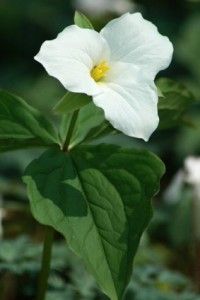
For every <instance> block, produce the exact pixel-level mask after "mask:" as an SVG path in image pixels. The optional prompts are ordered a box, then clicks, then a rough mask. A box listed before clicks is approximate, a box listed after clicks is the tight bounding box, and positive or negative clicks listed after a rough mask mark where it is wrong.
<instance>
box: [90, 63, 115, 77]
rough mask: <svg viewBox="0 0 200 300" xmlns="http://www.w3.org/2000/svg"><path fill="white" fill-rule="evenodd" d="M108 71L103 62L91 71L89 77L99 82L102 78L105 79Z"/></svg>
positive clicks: (106, 65)
mask: <svg viewBox="0 0 200 300" xmlns="http://www.w3.org/2000/svg"><path fill="white" fill-rule="evenodd" d="M109 69H110V67H109V66H108V64H107V62H106V61H103V62H101V63H100V64H99V65H97V66H95V67H94V68H93V69H92V71H91V76H92V78H93V79H94V80H95V81H100V80H101V79H102V78H103V77H105V75H106V73H107V72H108V70H109Z"/></svg>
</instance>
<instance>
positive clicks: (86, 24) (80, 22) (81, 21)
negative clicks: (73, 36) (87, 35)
mask: <svg viewBox="0 0 200 300" xmlns="http://www.w3.org/2000/svg"><path fill="white" fill-rule="evenodd" d="M74 23H75V24H76V25H77V26H79V27H81V28H87V29H94V27H93V25H92V23H91V22H90V20H89V19H88V18H87V17H86V16H85V15H84V14H82V13H80V12H78V11H76V12H75V15H74Z"/></svg>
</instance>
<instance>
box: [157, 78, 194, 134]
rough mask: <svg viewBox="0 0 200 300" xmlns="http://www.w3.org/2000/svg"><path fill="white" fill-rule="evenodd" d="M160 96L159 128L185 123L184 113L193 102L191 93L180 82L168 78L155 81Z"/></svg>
mask: <svg viewBox="0 0 200 300" xmlns="http://www.w3.org/2000/svg"><path fill="white" fill-rule="evenodd" d="M157 87H158V89H159V91H161V93H162V96H161V97H160V98H159V103H158V110H159V117H160V124H159V129H168V128H171V127H174V126H177V125H179V124H182V123H186V122H185V120H184V115H185V113H187V110H188V109H189V107H190V106H191V104H192V103H193V102H194V97H193V95H192V94H191V93H190V92H189V91H188V90H187V89H186V87H185V86H183V85H182V84H180V83H177V82H175V81H173V80H171V79H168V78H161V79H159V80H158V81H157Z"/></svg>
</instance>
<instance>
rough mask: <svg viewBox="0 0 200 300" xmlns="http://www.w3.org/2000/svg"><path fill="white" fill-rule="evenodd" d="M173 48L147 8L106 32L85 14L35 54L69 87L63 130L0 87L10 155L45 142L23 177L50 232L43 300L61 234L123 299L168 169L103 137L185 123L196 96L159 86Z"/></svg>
mask: <svg viewBox="0 0 200 300" xmlns="http://www.w3.org/2000/svg"><path fill="white" fill-rule="evenodd" d="M172 53H173V46H172V44H171V42H170V41H169V39H168V38H167V37H164V36H162V35H161V34H160V33H159V32H158V30H157V28H156V27H155V26H154V25H153V24H152V23H151V22H149V21H147V20H145V19H144V18H143V17H142V15H141V14H140V13H134V14H129V13H127V14H125V15H122V16H121V17H120V18H117V19H115V20H112V21H111V22H109V23H108V24H107V25H106V26H105V27H104V28H103V29H102V30H101V31H100V32H97V31H95V30H94V28H93V26H92V24H91V23H90V21H89V20H88V19H87V18H86V17H85V16H84V15H82V14H80V13H78V12H77V13H76V14H75V25H71V26H69V27H67V28H65V29H64V30H63V31H62V32H61V33H59V34H58V36H57V37H56V38H55V39H54V40H51V41H46V42H44V43H43V44H42V46H41V49H40V51H39V53H38V54H37V55H36V56H35V60H37V61H38V62H40V63H41V64H42V65H43V66H44V68H45V69H46V71H47V72H48V73H49V75H51V76H54V77H55V78H57V79H58V80H59V81H60V82H61V84H62V85H63V86H64V87H65V89H66V90H67V92H66V94H65V95H64V97H63V98H62V99H61V100H60V101H59V102H58V103H57V105H56V106H55V107H54V108H53V111H52V112H53V113H54V114H57V116H59V117H60V125H59V126H57V127H58V128H57V129H56V126H54V124H51V123H50V122H49V121H48V120H47V119H46V116H44V115H42V113H41V112H39V111H38V110H36V109H35V108H33V107H31V106H30V105H28V104H27V103H26V102H25V101H24V100H22V99H21V98H19V97H17V96H14V95H12V94H10V93H8V92H6V91H1V92H0V150H1V152H5V151H9V150H15V149H22V148H30V147H43V148H46V149H45V151H44V153H43V154H42V155H41V156H40V157H39V158H37V159H36V160H34V161H32V162H31V163H30V165H29V166H28V167H27V169H26V170H25V174H24V176H23V181H24V183H25V184H26V186H27V193H28V197H29V200H30V206H31V212H32V214H33V216H34V217H35V219H36V220H37V221H38V222H40V223H41V224H43V225H45V228H46V236H45V241H44V250H43V257H42V268H41V274H40V278H39V288H38V296H37V297H38V298H37V299H38V300H42V299H44V298H45V292H46V288H47V279H48V273H49V269H50V260H51V248H52V244H53V236H54V231H58V232H59V233H61V234H62V235H63V236H64V237H65V238H66V241H67V245H68V247H69V248H70V249H71V250H72V251H74V252H75V254H76V255H78V256H79V257H80V258H81V259H82V260H83V263H84V264H85V267H86V268H87V270H88V272H90V273H91V274H92V275H93V276H94V278H95V279H96V282H97V284H98V286H99V288H100V289H101V291H102V292H103V293H105V294H106V295H107V296H108V297H109V298H110V299H112V300H120V299H122V298H123V294H124V292H125V289H126V286H127V285H128V283H129V279H130V276H131V273H132V267H133V259H134V256H135V253H136V250H137V248H138V244H139V241H140V238H141V235H142V233H143V231H144V230H145V228H146V227H147V225H148V224H149V222H150V220H151V217H152V206H151V199H152V197H153V196H154V195H155V194H156V193H157V192H158V189H159V184H160V179H161V177H162V176H163V174H164V171H165V167H164V164H163V163H162V161H161V160H160V159H159V158H158V157H157V156H156V155H154V154H153V153H150V152H149V151H147V150H145V149H141V150H138V149H137V150H136V149H133V148H130V147H129V148H123V147H121V146H117V145H112V144H108V143H104V144H101V143H100V142H99V141H100V140H102V137H105V136H107V135H109V136H112V135H115V139H117V137H118V135H119V134H124V135H127V136H129V137H130V138H139V139H143V140H144V141H148V139H149V137H150V136H151V134H152V133H153V132H154V131H155V130H156V128H157V127H158V130H164V129H166V128H169V127H171V126H174V125H177V124H178V123H179V122H180V121H182V119H183V116H182V115H183V113H184V111H185V109H186V108H187V106H188V104H190V102H191V97H190V94H189V92H188V91H186V90H185V89H184V88H183V87H182V86H181V85H179V84H177V83H175V82H173V81H172V80H170V79H163V78H161V79H159V80H158V81H157V83H156V85H155V82H154V80H155V77H156V75H157V73H158V72H159V71H161V70H163V69H165V68H167V67H168V66H169V64H170V62H171V59H172ZM183 100H184V101H183ZM159 118H160V123H159ZM158 124H159V126H158ZM105 140H108V138H107V139H105ZM118 144H120V143H118Z"/></svg>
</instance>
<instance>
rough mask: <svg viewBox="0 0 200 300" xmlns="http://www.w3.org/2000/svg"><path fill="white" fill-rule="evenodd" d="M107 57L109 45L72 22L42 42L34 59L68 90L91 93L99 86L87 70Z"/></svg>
mask: <svg viewBox="0 0 200 300" xmlns="http://www.w3.org/2000/svg"><path fill="white" fill-rule="evenodd" d="M109 56H110V53H109V47H108V45H107V43H106V41H105V40H104V39H103V38H102V37H101V35H100V34H99V33H97V32H96V31H94V30H90V29H82V28H79V27H78V26H76V25H72V26H69V27H67V28H65V29H64V30H63V31H62V32H61V33H60V34H59V35H58V36H57V38H56V39H54V40H51V41H46V42H44V43H43V44H42V46H41V49H40V52H39V53H38V54H37V56H36V57H35V59H36V60H37V61H39V62H40V63H41V64H42V65H43V66H44V67H45V69H46V70H47V72H48V73H49V74H50V75H52V76H53V77H56V78H57V79H58V80H59V81H60V82H61V83H62V84H63V85H64V87H65V88H66V89H68V90H69V91H72V92H80V93H86V94H88V95H94V94H97V93H98V92H99V87H98V85H97V84H96V82H95V81H94V80H93V79H92V77H91V75H90V71H91V69H92V67H93V66H95V65H96V64H97V63H99V61H102V60H109Z"/></svg>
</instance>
